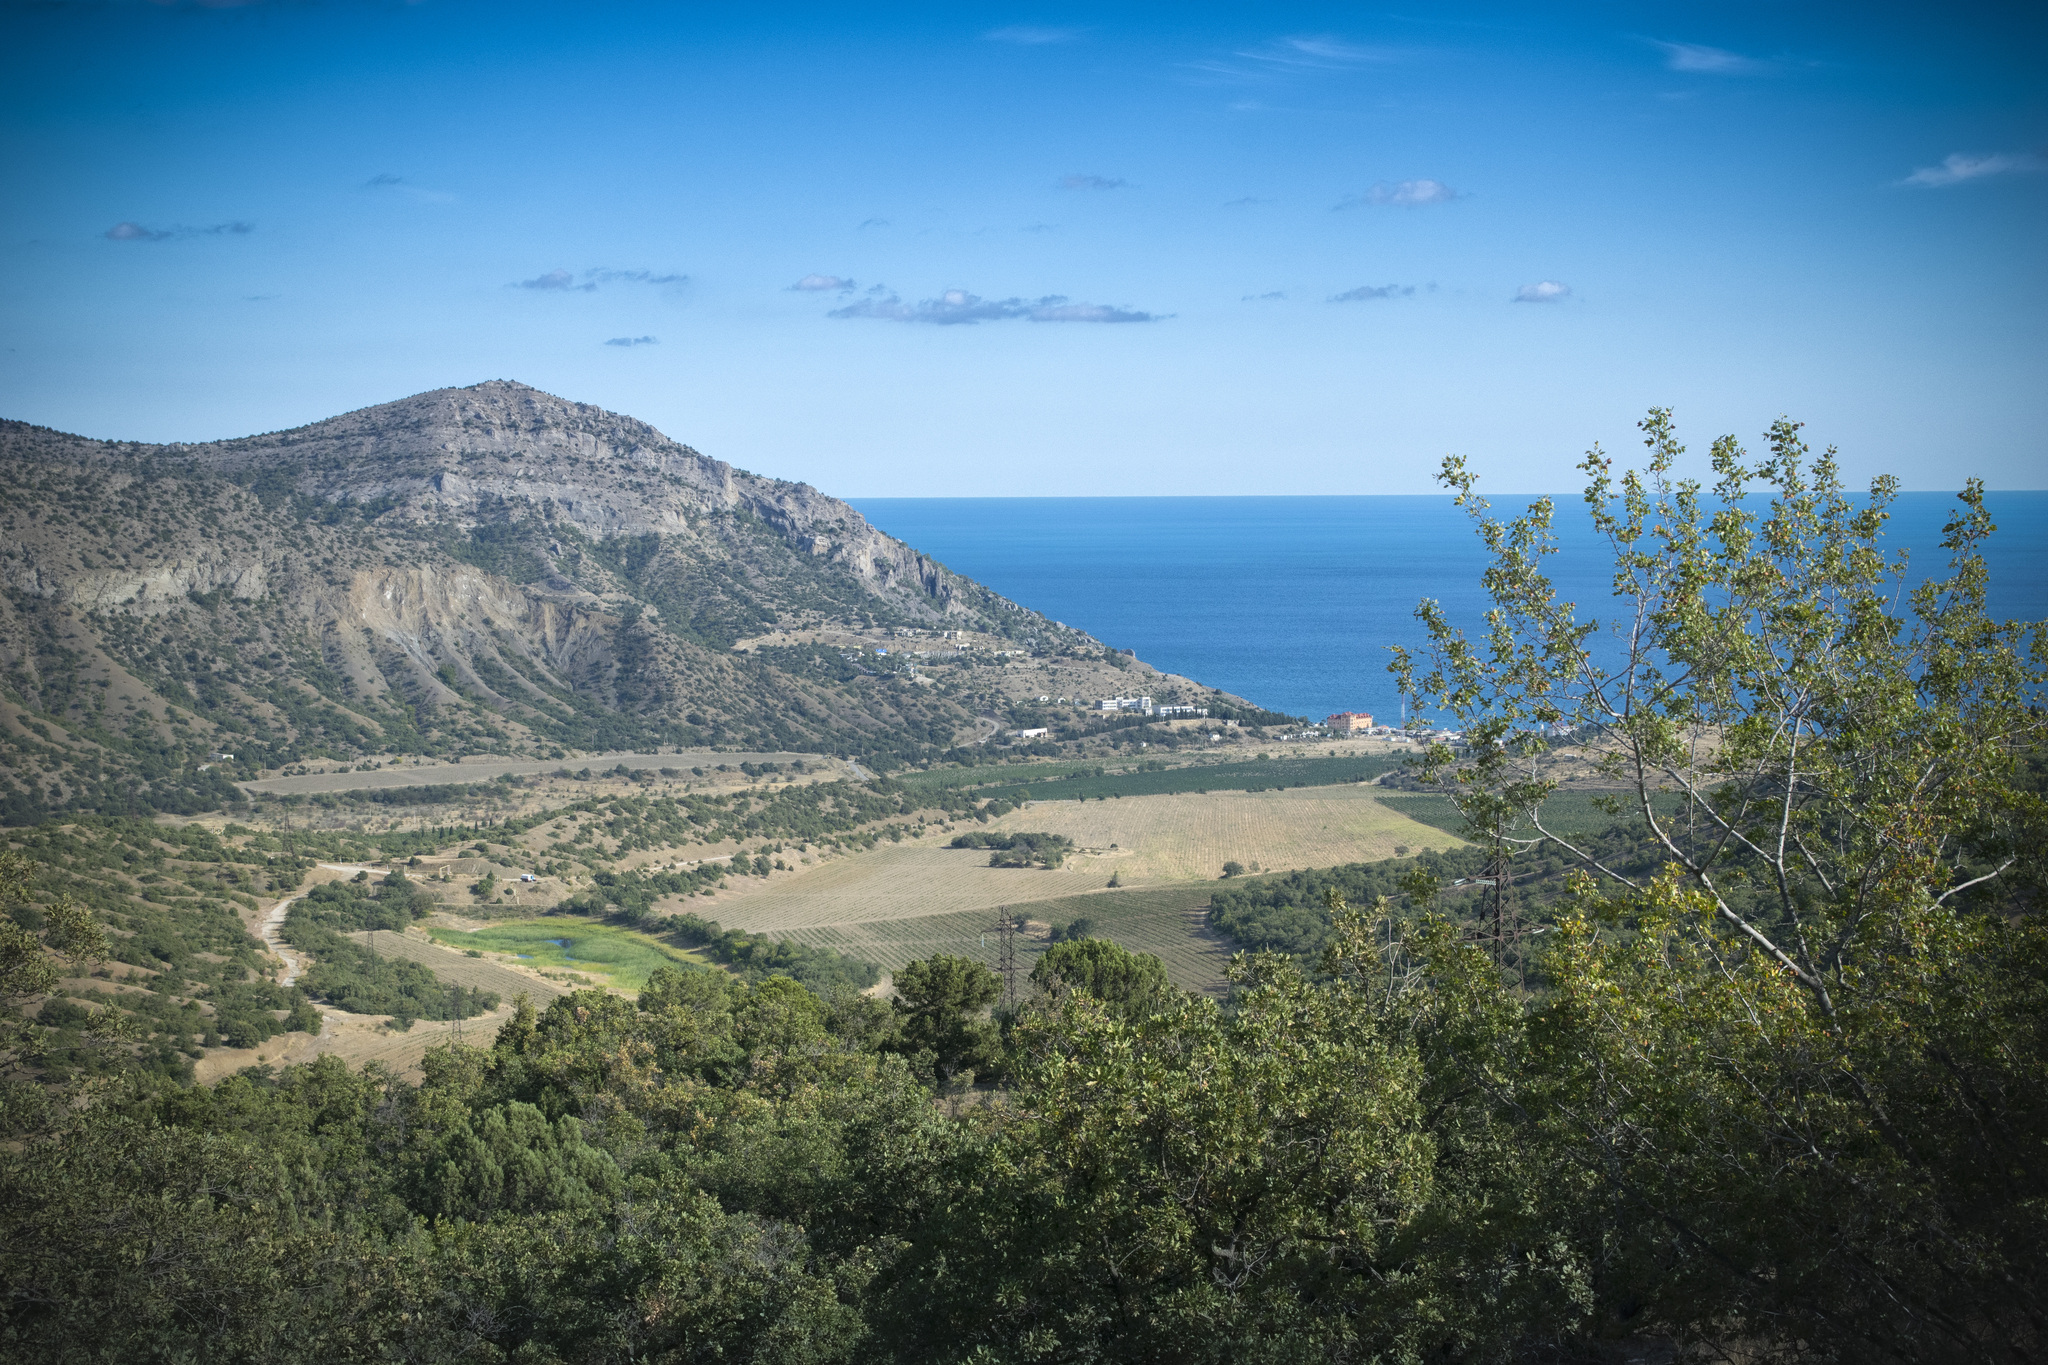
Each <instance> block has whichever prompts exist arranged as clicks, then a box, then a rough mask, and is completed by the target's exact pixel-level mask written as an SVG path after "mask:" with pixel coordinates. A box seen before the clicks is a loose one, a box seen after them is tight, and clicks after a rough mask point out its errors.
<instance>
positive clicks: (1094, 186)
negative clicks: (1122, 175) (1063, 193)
mask: <svg viewBox="0 0 2048 1365" xmlns="http://www.w3.org/2000/svg"><path fill="white" fill-rule="evenodd" d="M1130 184H1131V182H1130V181H1128V180H1110V179H1107V178H1106V177H1104V176H1099V175H1063V176H1061V177H1060V181H1059V186H1060V188H1061V189H1063V190H1122V189H1128V188H1130Z"/></svg>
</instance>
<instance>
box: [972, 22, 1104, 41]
mask: <svg viewBox="0 0 2048 1365" xmlns="http://www.w3.org/2000/svg"><path fill="white" fill-rule="evenodd" d="M1085 31H1086V30H1084V29H1078V28H1046V27H1042V26H1040V25H1038V24H1006V25H1004V26H1003V27H1002V28H992V29H990V30H989V31H988V32H986V33H984V34H982V35H981V36H982V39H983V40H984V41H985V42H991V43H1015V44H1016V45H1017V46H1019V47H1044V46H1045V45H1046V44H1048V43H1071V42H1073V41H1074V39H1076V38H1078V37H1080V36H1081V35H1082V33H1084V32H1085Z"/></svg>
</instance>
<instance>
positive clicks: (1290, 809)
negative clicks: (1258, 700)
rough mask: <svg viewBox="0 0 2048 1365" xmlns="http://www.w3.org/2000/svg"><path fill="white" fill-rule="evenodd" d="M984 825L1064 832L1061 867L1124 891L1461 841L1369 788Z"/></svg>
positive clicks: (1165, 802)
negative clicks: (1231, 868)
mask: <svg viewBox="0 0 2048 1365" xmlns="http://www.w3.org/2000/svg"><path fill="white" fill-rule="evenodd" d="M990 828H991V829H999V830H1011V831H1016V830H1045V831H1047V832H1049V833H1052V834H1064V835H1066V836H1067V837H1068V838H1070V839H1072V840H1073V841H1074V843H1075V846H1076V847H1077V848H1078V849H1080V850H1082V851H1081V852H1080V853H1078V854H1076V855H1075V856H1074V857H1072V858H1070V859H1068V866H1070V867H1072V868H1075V869H1077V870H1080V871H1086V872H1090V873H1094V874H1096V875H1098V876H1100V877H1101V878H1102V879H1103V880H1104V881H1106V880H1108V878H1109V875H1110V873H1111V872H1115V873H1116V874H1117V875H1118V876H1119V877H1120V878H1121V879H1122V880H1123V881H1124V882H1125V883H1126V884H1127V885H1132V886H1141V885H1150V884H1156V883H1159V882H1182V881H1202V880H1208V879H1211V878H1214V877H1217V876H1219V875H1221V873H1222V870H1223V864H1224V863H1225V862H1230V861H1236V862H1240V863H1243V864H1244V865H1245V866H1246V867H1250V866H1252V865H1253V864H1254V863H1256V864H1258V866H1259V867H1260V868H1261V869H1263V870H1265V871H1269V872H1274V871H1284V870H1287V869H1290V868H1297V867H1330V866H1333V865H1335V864H1338V863H1358V862H1375V861H1378V860H1379V859H1382V858H1392V857H1395V856H1396V853H1395V850H1396V849H1397V848H1402V847H1405V848H1407V849H1409V850H1411V851H1420V850H1422V849H1425V848H1428V849H1443V848H1449V847H1452V846H1453V845H1455V844H1457V843H1458V842H1459V840H1458V839H1456V838H1455V837H1454V836H1452V835H1449V834H1446V833H1445V832H1444V831H1442V830H1440V829H1435V828H1432V827H1431V826H1428V825H1425V824H1421V823H1419V822H1417V821H1415V820H1411V819H1409V818H1408V817H1407V816H1406V815H1403V814H1402V813H1401V812H1399V811H1396V810H1393V809H1391V808H1389V807H1387V806H1385V805H1382V804H1381V803H1380V801H1379V800H1378V798H1377V796H1376V795H1375V789H1374V788H1371V787H1367V786H1343V787H1297V788H1294V789H1292V790H1289V791H1270V792H1210V793H1209V794H1207V795H1206V796H1204V795H1192V794H1182V795H1178V796H1144V797H1129V798H1125V799H1123V800H1115V799H1112V800H1108V801H1034V802H1032V803H1031V804H1030V805H1028V806H1026V807H1025V808H1024V809H1022V810H1019V811H1013V812H1011V813H1010V814H1009V815H1006V816H1004V817H1003V818H1002V819H1001V820H999V821H996V822H994V823H993V824H991V826H990ZM1112 845H1114V847H1112Z"/></svg>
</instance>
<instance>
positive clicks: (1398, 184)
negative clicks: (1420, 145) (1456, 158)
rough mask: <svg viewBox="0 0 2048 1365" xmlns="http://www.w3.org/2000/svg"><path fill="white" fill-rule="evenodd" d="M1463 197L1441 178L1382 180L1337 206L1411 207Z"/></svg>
mask: <svg viewBox="0 0 2048 1365" xmlns="http://www.w3.org/2000/svg"><path fill="white" fill-rule="evenodd" d="M1464 197H1465V196H1464V195H1462V194H1460V193H1459V192H1458V191H1457V190H1454V189H1452V188H1451V187H1450V186H1449V185H1446V184H1445V183H1444V182H1443V181H1441V180H1395V181H1387V180H1382V181H1380V182H1379V183H1378V184H1376V185H1374V186H1373V187H1372V188H1371V189H1369V190H1367V191H1366V192H1365V193H1364V194H1360V195H1353V196H1352V197H1351V198H1349V199H1346V200H1343V201H1342V202H1341V203H1339V204H1338V205H1337V207H1338V208H1340V209H1355V208H1357V207H1359V206H1360V205H1361V204H1391V205H1394V206H1396V207H1399V208H1411V209H1412V208H1422V207H1424V206H1426V205H1429V204H1448V203H1450V202H1451V201H1452V200H1453V199H1462V198H1464Z"/></svg>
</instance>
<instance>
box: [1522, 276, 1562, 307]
mask: <svg viewBox="0 0 2048 1365" xmlns="http://www.w3.org/2000/svg"><path fill="white" fill-rule="evenodd" d="M1571 292H1572V287H1571V286H1570V285H1568V284H1559V283H1558V282H1557V281H1556V280H1538V281H1537V282H1536V283H1535V284H1525V285H1523V286H1522V287H1521V288H1520V289H1517V290H1516V291H1515V297H1514V299H1513V300H1512V302H1515V303H1556V302H1557V301H1558V300H1560V299H1564V298H1569V297H1570V296H1571Z"/></svg>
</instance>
